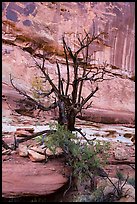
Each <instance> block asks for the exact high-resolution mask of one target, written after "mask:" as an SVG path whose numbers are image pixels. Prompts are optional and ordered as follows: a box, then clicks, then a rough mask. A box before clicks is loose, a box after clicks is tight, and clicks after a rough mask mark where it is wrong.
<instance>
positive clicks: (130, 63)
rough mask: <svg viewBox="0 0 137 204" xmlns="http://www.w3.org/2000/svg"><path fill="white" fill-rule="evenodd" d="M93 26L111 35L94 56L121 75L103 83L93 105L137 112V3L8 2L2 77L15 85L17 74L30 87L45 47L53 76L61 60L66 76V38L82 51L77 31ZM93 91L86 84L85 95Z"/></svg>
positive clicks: (4, 7) (4, 12)
mask: <svg viewBox="0 0 137 204" xmlns="http://www.w3.org/2000/svg"><path fill="white" fill-rule="evenodd" d="M93 21H94V24H93ZM93 28H94V31H95V33H98V32H100V31H102V30H103V31H105V32H108V34H109V35H108V38H106V39H104V40H105V45H102V44H93V46H92V50H90V52H91V53H93V58H94V59H99V60H100V62H101V63H102V62H104V61H107V62H108V63H109V64H111V67H112V69H113V70H114V71H115V73H117V74H118V75H119V76H120V77H115V78H114V79H113V80H109V81H104V82H102V83H100V84H99V91H98V92H97V93H96V97H94V98H93V108H95V109H98V108H99V109H105V110H113V111H115V112H116V113H117V112H119V111H123V112H124V111H125V112H129V113H131V114H134V110H135V97H134V96H135V87H134V75H135V62H134V60H135V54H134V50H135V49H134V34H135V4H134V2H71V3H70V2H9V3H8V2H3V3H2V42H3V44H2V55H3V57H2V66H3V69H2V81H3V82H4V83H7V84H10V82H9V73H12V76H13V77H15V80H14V81H15V82H16V84H18V86H19V87H23V89H25V90H27V91H30V88H31V83H32V80H33V77H34V76H38V75H40V73H39V71H38V70H37V69H36V68H35V67H34V65H35V63H34V60H33V58H34V57H40V56H41V54H42V50H44V51H45V53H46V67H47V68H48V69H49V70H50V72H51V75H52V76H54V75H55V69H56V63H55V62H56V59H57V60H58V61H59V63H60V64H61V67H62V70H64V71H63V74H65V70H66V66H65V64H64V62H65V60H64V53H63V47H62V36H63V35H64V36H65V37H66V39H67V43H68V45H69V46H70V47H72V50H76V49H77V45H76V43H75V41H76V33H77V32H78V33H83V32H84V29H85V30H86V31H87V32H90V33H92V32H93ZM93 61H94V60H93ZM32 76H33V77H32ZM5 88H6V87H5V86H4V85H3V93H4V92H6V91H5ZM89 91H90V87H89V86H85V91H84V94H85V95H88V93H89ZM6 94H10V95H11V93H6ZM97 113H98V112H97Z"/></svg>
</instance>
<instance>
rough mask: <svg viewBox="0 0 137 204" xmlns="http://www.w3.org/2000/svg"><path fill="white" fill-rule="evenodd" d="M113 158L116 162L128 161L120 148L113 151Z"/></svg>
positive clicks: (125, 153)
mask: <svg viewBox="0 0 137 204" xmlns="http://www.w3.org/2000/svg"><path fill="white" fill-rule="evenodd" d="M114 157H115V159H116V160H127V159H128V153H127V152H126V150H125V149H123V148H121V147H117V148H115V150H114Z"/></svg>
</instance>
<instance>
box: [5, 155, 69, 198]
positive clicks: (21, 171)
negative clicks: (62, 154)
mask: <svg viewBox="0 0 137 204" xmlns="http://www.w3.org/2000/svg"><path fill="white" fill-rule="evenodd" d="M13 158H14V159H15V156H14V157H13ZM14 159H12V160H11V161H5V162H3V165H2V197H3V198H14V197H23V196H36V195H41V196H42V195H43V196H47V195H49V194H51V193H54V192H56V191H57V190H58V189H60V188H61V187H63V186H64V185H65V184H66V183H67V181H68V178H67V177H66V176H64V175H63V172H64V164H63V162H62V161H61V160H57V159H56V160H51V161H49V162H48V163H46V164H45V163H34V162H32V161H30V160H28V159H27V158H21V157H19V158H18V156H16V160H14Z"/></svg>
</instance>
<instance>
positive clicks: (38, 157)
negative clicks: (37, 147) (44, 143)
mask: <svg viewBox="0 0 137 204" xmlns="http://www.w3.org/2000/svg"><path fill="white" fill-rule="evenodd" d="M28 153H29V158H30V159H31V161H33V162H40V161H44V160H46V156H45V155H44V154H40V153H38V152H36V151H34V150H31V149H29V150H28Z"/></svg>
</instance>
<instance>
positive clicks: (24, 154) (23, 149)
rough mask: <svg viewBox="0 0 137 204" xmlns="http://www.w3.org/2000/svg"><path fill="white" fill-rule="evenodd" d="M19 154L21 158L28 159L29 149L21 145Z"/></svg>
mask: <svg viewBox="0 0 137 204" xmlns="http://www.w3.org/2000/svg"><path fill="white" fill-rule="evenodd" d="M18 152H19V155H20V156H22V157H27V156H28V147H27V146H26V145H24V144H19V146H18Z"/></svg>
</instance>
